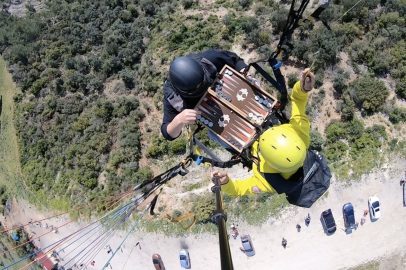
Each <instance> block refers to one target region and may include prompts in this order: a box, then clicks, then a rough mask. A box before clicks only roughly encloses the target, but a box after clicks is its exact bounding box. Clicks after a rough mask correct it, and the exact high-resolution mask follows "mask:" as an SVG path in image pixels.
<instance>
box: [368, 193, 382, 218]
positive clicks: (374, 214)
mask: <svg viewBox="0 0 406 270" xmlns="http://www.w3.org/2000/svg"><path fill="white" fill-rule="evenodd" d="M368 206H369V213H370V214H371V218H373V219H378V218H380V217H381V204H380V202H379V198H378V197H377V196H376V195H374V196H371V197H369V199H368Z"/></svg>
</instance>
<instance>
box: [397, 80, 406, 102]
mask: <svg viewBox="0 0 406 270" xmlns="http://www.w3.org/2000/svg"><path fill="white" fill-rule="evenodd" d="M395 93H396V94H397V95H398V96H399V97H401V98H406V77H403V79H401V80H399V81H398V82H397V83H396V89H395Z"/></svg>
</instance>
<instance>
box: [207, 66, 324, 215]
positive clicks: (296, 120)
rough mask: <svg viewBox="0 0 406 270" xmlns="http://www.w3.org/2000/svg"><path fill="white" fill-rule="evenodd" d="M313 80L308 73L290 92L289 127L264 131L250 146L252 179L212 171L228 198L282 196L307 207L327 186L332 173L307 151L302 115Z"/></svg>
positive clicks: (307, 125)
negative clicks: (274, 192)
mask: <svg viewBox="0 0 406 270" xmlns="http://www.w3.org/2000/svg"><path fill="white" fill-rule="evenodd" d="M314 82H315V77H314V74H313V73H312V72H310V70H309V69H306V70H304V71H303V72H302V73H301V79H300V81H298V82H297V83H296V84H295V85H294V87H293V90H292V94H291V96H290V97H291V102H292V116H291V118H290V121H289V123H287V124H283V125H279V126H274V127H271V128H269V129H268V130H266V131H265V132H264V133H263V134H261V136H260V137H259V139H258V140H257V141H256V142H255V143H254V144H253V145H252V149H251V155H252V156H253V157H255V159H257V160H258V161H257V162H254V163H253V169H252V170H253V173H254V174H253V176H251V177H249V178H247V179H236V180H232V179H230V177H229V176H228V175H227V173H226V172H224V171H218V170H213V171H212V175H211V176H212V177H213V176H214V175H215V174H217V175H218V176H219V177H220V182H221V184H222V186H221V189H222V190H223V191H224V192H225V193H227V194H228V195H231V196H244V195H252V194H256V193H262V192H271V191H274V190H275V191H276V192H278V193H279V194H281V193H285V194H286V198H287V200H288V201H289V202H290V203H291V204H295V205H298V206H302V207H310V206H311V205H312V204H313V203H314V202H315V201H316V200H317V199H318V198H319V197H321V196H322V195H323V194H324V192H325V191H326V190H327V189H328V187H329V185H330V178H331V173H330V170H329V168H328V166H327V164H326V162H325V158H324V157H323V156H321V155H320V154H319V153H317V152H313V151H310V150H308V148H309V145H310V122H309V119H308V117H307V115H306V113H305V110H306V104H307V101H308V95H309V92H310V91H311V90H312V89H313V86H314Z"/></svg>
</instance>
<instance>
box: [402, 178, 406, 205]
mask: <svg viewBox="0 0 406 270" xmlns="http://www.w3.org/2000/svg"><path fill="white" fill-rule="evenodd" d="M403 206H406V183H403Z"/></svg>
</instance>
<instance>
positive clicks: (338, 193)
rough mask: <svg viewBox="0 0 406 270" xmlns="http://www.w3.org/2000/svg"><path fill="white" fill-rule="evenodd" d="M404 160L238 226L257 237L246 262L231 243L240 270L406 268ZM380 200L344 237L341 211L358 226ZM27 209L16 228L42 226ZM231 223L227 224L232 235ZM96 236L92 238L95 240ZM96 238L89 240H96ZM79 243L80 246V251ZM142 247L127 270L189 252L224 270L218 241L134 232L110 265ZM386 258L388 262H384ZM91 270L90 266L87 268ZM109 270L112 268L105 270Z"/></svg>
mask: <svg viewBox="0 0 406 270" xmlns="http://www.w3.org/2000/svg"><path fill="white" fill-rule="evenodd" d="M405 166H406V161H404V160H401V161H399V163H398V164H394V165H393V167H390V168H388V169H380V170H379V171H376V172H373V173H371V174H370V175H369V176H366V177H364V178H363V179H362V180H361V181H360V182H356V183H353V184H352V185H351V186H344V184H343V183H340V182H337V181H335V179H334V178H333V182H332V185H331V187H330V190H329V192H328V195H327V196H326V197H324V198H323V199H322V200H321V201H319V202H317V203H316V204H315V205H314V206H313V207H312V208H311V209H303V208H298V207H289V208H288V209H286V210H285V211H284V213H283V216H282V218H279V219H269V220H268V221H267V223H266V224H264V225H263V226H262V227H255V226H248V225H246V224H243V223H239V226H238V228H239V232H240V234H243V233H248V234H250V235H251V238H252V241H253V243H254V247H255V250H256V255H255V256H254V257H251V258H248V257H247V256H246V255H245V254H244V253H242V252H241V251H240V249H239V247H240V246H241V242H240V239H239V237H238V238H237V239H236V240H234V239H233V238H232V237H230V240H229V241H230V249H231V254H232V258H233V263H234V269H236V270H239V269H241V270H242V269H299V268H303V267H304V268H307V269H314V270H317V269H323V270H324V269H348V268H351V267H354V266H356V265H360V264H363V263H366V262H368V261H373V260H376V261H379V262H380V265H381V268H379V269H406V251H405V243H406V233H404V232H403V229H402V226H403V225H404V222H405V221H406V207H403V204H402V199H403V197H402V196H403V194H402V188H401V186H400V185H399V180H400V178H401V177H402V176H403V175H404V173H403V168H406V167H405ZM375 194H376V195H377V196H378V197H379V198H380V200H381V203H382V217H381V218H380V219H379V220H377V221H372V220H371V219H370V218H369V216H368V217H367V221H366V223H365V224H364V225H362V226H361V225H360V226H359V227H358V229H357V230H353V231H351V232H347V233H346V232H344V230H343V229H344V222H343V218H342V212H341V208H342V206H343V204H344V203H347V202H351V203H352V204H353V205H354V209H355V217H356V221H358V222H360V220H361V217H362V216H363V212H364V210H365V209H367V207H368V197H369V196H371V195H375ZM24 208H26V207H21V209H16V210H17V212H14V213H13V219H14V221H17V220H18V219H20V221H21V222H24V221H27V220H28V219H30V218H33V219H34V220H35V219H38V218H40V217H41V216H42V215H39V214H37V213H35V211H32V210H30V211H28V210H27V209H26V210H24ZM328 208H331V210H332V212H333V215H334V217H335V220H336V223H337V231H336V232H335V233H334V234H333V235H326V234H325V233H324V230H323V226H322V224H321V220H320V213H321V212H322V211H324V210H326V209H328ZM308 213H310V215H311V217H312V220H311V222H310V224H309V226H308V227H307V226H306V225H305V224H304V217H305V216H306V215H307V214H308ZM51 222H53V224H54V225H58V224H62V223H63V222H65V221H63V220H62V219H59V220H55V221H50V223H51ZM231 222H233V221H232V220H230V221H229V223H228V228H230V224H231ZM298 223H299V224H300V225H301V227H302V229H301V232H297V230H296V224H298ZM79 228H80V227H79V225H78V224H69V226H68V227H66V228H64V229H61V230H60V231H59V234H54V233H51V234H48V235H47V236H44V237H41V242H40V243H38V244H40V246H41V247H45V246H48V245H50V244H51V243H53V242H55V241H57V240H59V239H61V238H63V237H65V236H68V235H69V234H70V233H72V232H74V231H75V230H78V229H79ZM30 230H31V231H34V232H35V233H36V235H41V234H42V233H44V232H45V228H40V227H39V226H30ZM96 237H97V235H95V236H94V237H93V238H96ZM123 237H124V233H121V234H118V235H116V236H115V237H114V238H113V239H111V240H110V241H109V242H108V244H109V245H110V246H111V248H112V249H113V250H116V249H117V247H118V246H119V244H120V243H121V241H122V240H123ZM282 237H285V238H286V239H287V240H288V245H287V248H286V249H284V248H283V247H282V246H281V240H282ZM93 238H90V239H88V240H87V242H89V241H93ZM80 242H81V241H78V243H77V244H79V243H80ZM136 242H140V244H141V247H142V248H141V249H140V248H139V247H138V246H137V247H136V248H134V249H133V251H132V253H131V256H130V257H129V259H128V261H127V263H126V265H125V268H124V269H153V265H152V260H151V255H152V254H153V253H159V254H160V255H161V256H162V259H163V260H164V263H165V266H166V268H167V269H181V268H180V263H179V256H178V255H179V250H180V249H181V248H186V249H188V250H189V252H190V256H191V261H192V268H191V269H220V253H219V246H218V236H217V235H210V234H201V235H196V236H193V237H187V238H184V239H183V238H175V237H165V236H164V235H160V234H144V233H142V232H135V233H134V234H133V235H132V236H130V238H129V239H128V240H127V241H126V242H125V244H124V245H123V248H122V249H120V250H119V251H118V252H117V254H116V256H115V257H114V258H113V259H112V260H111V266H112V269H123V266H124V264H125V262H126V260H127V258H128V255H129V254H130V251H131V249H132V248H133V246H134V245H135V243H136ZM78 248H79V247H77V246H75V244H73V245H72V246H70V247H69V248H68V249H67V250H66V252H65V253H60V255H61V257H62V258H64V262H65V263H66V262H67V261H69V260H70V259H71V258H72V257H73V255H74V254H75V253H76V252H75V250H76V251H77V250H78ZM107 251H108V249H106V250H104V249H102V250H101V251H100V252H99V254H98V255H97V256H96V257H95V258H94V260H95V262H96V263H95V266H90V265H88V269H89V268H90V269H102V267H103V265H104V263H105V262H106V261H107V259H108V258H110V256H111V253H107ZM385 258H386V259H385ZM85 266H86V265H85ZM107 269H109V267H108V268H107Z"/></svg>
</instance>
